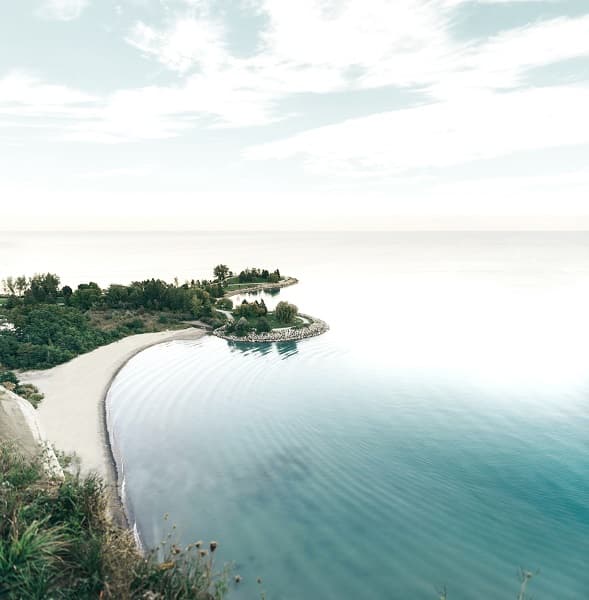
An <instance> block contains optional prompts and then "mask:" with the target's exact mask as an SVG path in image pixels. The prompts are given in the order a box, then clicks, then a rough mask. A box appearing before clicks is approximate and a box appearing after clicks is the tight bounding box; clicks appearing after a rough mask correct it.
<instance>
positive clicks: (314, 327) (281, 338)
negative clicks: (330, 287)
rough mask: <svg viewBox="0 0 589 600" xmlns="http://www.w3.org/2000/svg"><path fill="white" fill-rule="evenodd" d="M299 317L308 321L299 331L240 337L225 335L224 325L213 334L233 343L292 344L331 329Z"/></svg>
mask: <svg viewBox="0 0 589 600" xmlns="http://www.w3.org/2000/svg"><path fill="white" fill-rule="evenodd" d="M299 316H300V317H303V318H304V319H306V320H307V321H308V324H307V325H305V326H304V327H300V328H298V329H297V328H296V327H285V328H283V329H273V330H272V331H268V332H260V333H257V332H255V331H250V332H249V333H248V334H247V335H243V336H241V337H239V336H236V335H234V334H232V333H225V325H223V326H222V327H219V328H218V329H215V331H213V334H214V335H216V336H217V337H220V338H223V339H225V340H231V341H232V342H250V343H251V342H291V341H293V340H304V339H305V338H309V337H314V336H316V335H321V334H322V333H325V332H326V331H327V330H328V329H329V325H328V324H327V323H326V322H325V321H322V320H321V319H316V318H314V317H311V316H309V315H303V314H300V315H299Z"/></svg>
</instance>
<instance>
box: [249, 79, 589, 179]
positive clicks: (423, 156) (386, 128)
mask: <svg viewBox="0 0 589 600" xmlns="http://www.w3.org/2000/svg"><path fill="white" fill-rule="evenodd" d="M587 106H589V86H570V87H554V88H538V89H529V90H523V91H513V92H510V93H504V94H493V93H491V92H479V93H477V94H473V95H468V96H466V97H465V98H464V99H457V98H454V99H452V100H451V101H444V102H436V103H432V104H428V105H424V106H419V107H415V108H410V109H405V110H398V111H391V112H386V113H381V114H377V115H371V116H369V117H363V118H358V119H350V120H347V121H345V122H343V123H338V124H335V125H330V126H327V127H319V128H316V129H313V130H309V131H306V132H303V133H299V134H297V135H294V136H291V137H289V138H287V139H284V140H280V141H276V142H271V143H267V144H260V145H257V146H253V147H251V148H249V149H248V150H246V152H245V156H246V157H247V158H250V159H256V160H271V159H285V158H291V157H301V158H303V159H304V160H305V162H306V164H307V166H308V167H309V168H310V169H311V170H313V171H318V172H321V173H332V174H333V173H337V174H342V175H344V174H346V173H352V174H358V173H363V174H365V175H371V174H375V173H395V172H402V171H408V170H411V169H420V168H423V169H427V168H441V167H448V166H452V165H457V164H461V163H465V162H469V161H473V160H480V159H490V158H495V157H498V156H504V155H507V154H512V153H516V152H522V151H532V150H538V149H542V148H550V147H554V146H564V145H576V144H589V125H587V121H586V118H585V115H586V107H587Z"/></svg>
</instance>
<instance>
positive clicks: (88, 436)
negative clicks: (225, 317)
mask: <svg viewBox="0 0 589 600" xmlns="http://www.w3.org/2000/svg"><path fill="white" fill-rule="evenodd" d="M206 333H207V332H206V331H204V330H202V329H196V328H193V327H189V328H187V329H179V330H176V331H162V332H157V333H141V334H138V335H133V336H129V337H126V338H123V339H121V340H118V341H117V342H113V343H112V344H108V345H106V346H101V347H99V348H96V349H95V350H93V351H91V352H88V353H86V354H82V355H80V356H77V357H76V358H73V359H72V360H71V361H69V362H67V363H64V364H61V365H57V366H56V367H53V368H51V369H46V370H40V371H26V372H23V373H21V374H20V375H19V377H20V379H21V380H22V381H24V382H27V383H34V384H35V385H36V386H37V387H38V388H39V389H40V391H41V392H43V393H44V394H45V398H44V400H43V402H41V404H40V405H39V408H38V410H37V411H36V412H37V413H38V417H39V419H40V421H41V424H42V426H43V429H44V433H45V435H46V441H47V442H48V443H49V444H52V445H55V446H56V447H57V448H58V449H59V450H61V451H63V452H66V453H74V454H76V455H77V456H78V457H79V458H80V460H81V470H82V472H84V473H88V472H95V473H98V475H100V476H101V477H103V478H104V480H105V481H106V483H107V485H108V486H109V487H110V488H111V490H112V491H113V492H114V493H111V494H110V497H111V503H110V507H109V508H110V511H111V514H112V516H113V518H114V520H115V521H116V522H117V523H119V524H121V525H128V521H127V517H126V513H125V508H124V507H123V505H122V502H121V498H120V484H121V483H122V482H121V481H119V477H118V475H119V472H118V465H117V463H116V461H115V458H114V454H113V449H112V446H111V440H110V435H109V431H108V427H107V413H106V397H107V394H108V391H109V389H110V385H111V383H112V381H113V380H114V378H115V377H116V376H117V374H118V373H119V372H120V371H121V369H122V368H123V367H124V366H125V365H126V364H127V363H128V362H129V360H131V358H133V357H134V356H135V355H137V354H138V353H139V352H141V351H143V350H145V349H147V348H150V347H151V346H155V345H157V344H162V343H165V342H169V341H172V340H177V339H200V338H201V337H203V336H204V335H206Z"/></svg>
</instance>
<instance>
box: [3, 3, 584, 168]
mask: <svg viewBox="0 0 589 600" xmlns="http://www.w3.org/2000/svg"><path fill="white" fill-rule="evenodd" d="M455 3H456V2H450V1H449V0H395V2H391V1H388V0H373V1H371V2H364V1H362V0H349V1H346V2H340V1H331V2H326V1H325V0H301V1H300V2H296V3H292V2H291V3H288V2H274V1H271V0H252V1H251V5H252V6H255V7H256V9H257V10H258V11H259V12H260V13H261V14H262V15H263V16H264V17H265V19H266V20H265V25H264V27H263V29H262V30H261V31H259V32H258V33H259V44H258V47H257V49H256V51H255V52H254V53H253V54H252V55H250V56H247V57H242V56H237V55H236V54H235V53H234V52H233V51H232V50H231V46H230V44H229V43H228V41H229V38H228V36H229V31H228V30H227V28H226V26H225V24H224V23H223V22H222V21H221V20H220V17H219V18H216V17H215V18H213V17H212V16H211V11H210V10H209V7H208V3H207V2H206V1H202V0H199V1H198V2H193V1H192V0H190V1H187V0H185V1H184V5H185V6H184V9H182V10H180V11H179V10H178V4H175V5H174V6H175V8H170V6H171V5H170V4H166V6H168V7H169V12H168V13H167V14H168V15H169V18H168V20H167V21H166V23H165V24H164V25H163V26H160V27H154V26H152V25H149V24H146V23H144V22H137V23H136V24H135V26H134V27H133V28H132V29H131V31H130V32H129V34H128V37H127V42H128V43H129V44H131V45H132V46H133V47H135V48H137V49H139V50H140V51H141V52H143V53H144V54H145V55H146V56H148V57H153V58H155V59H156V60H157V61H158V62H160V63H161V64H162V65H164V66H166V67H167V68H169V69H171V70H173V71H174V72H176V73H178V74H179V76H180V78H179V81H178V82H177V83H176V84H170V85H160V86H157V85H153V86H145V87H141V88H135V89H128V90H119V91H116V92H113V93H111V94H108V95H104V96H103V97H102V98H99V99H98V98H92V97H90V96H88V95H86V94H83V93H82V92H78V91H76V90H72V89H70V88H66V87H64V86H54V85H49V84H47V83H43V82H41V81H39V80H36V79H34V78H31V77H30V76H26V75H17V76H15V75H12V76H11V75H9V76H8V78H5V79H3V80H0V112H1V113H3V114H4V115H13V116H15V117H29V116H39V115H53V114H63V115H64V116H68V117H70V118H71V120H73V121H75V123H73V124H72V123H69V124H67V125H66V126H65V127H64V130H63V136H64V137H65V138H66V139H72V140H86V141H94V142H121V141H128V140H141V139H161V138H168V137H174V136H178V135H181V134H182V133H183V132H185V131H187V130H189V129H192V128H193V127H194V126H195V123H200V124H201V125H202V124H206V125H209V126H210V125H216V126H228V127H243V126H257V125H263V124H268V123H272V122H273V121H276V120H279V119H283V118H286V117H288V116H289V115H288V114H285V113H281V112H280V111H279V109H278V106H279V104H280V102H281V101H282V100H283V99H285V98H288V97H290V96H292V95H295V94H303V93H306V94H329V93H333V92H345V91H351V90H360V89H375V88H380V87H385V86H400V87H412V88H415V89H419V90H421V91H424V92H429V94H430V96H431V100H432V103H433V104H432V105H430V106H429V107H428V108H427V109H425V108H424V109H423V110H424V112H423V113H421V112H420V113H418V114H425V115H426V117H427V116H428V115H432V114H438V113H439V115H440V117H441V118H447V117H449V118H451V119H453V120H455V121H456V123H457V124H459V123H460V122H461V114H462V111H463V110H465V109H464V105H465V104H466V106H467V109H468V107H469V106H470V105H471V104H472V103H475V102H478V101H479V100H481V101H482V102H484V104H485V106H486V107H487V109H488V110H494V109H493V104H494V103H495V101H496V102H497V111H504V110H505V108H504V102H503V101H502V98H501V94H497V95H496V96H494V95H492V94H493V92H496V91H499V90H501V91H503V90H512V89H514V88H517V86H519V85H521V82H522V79H523V75H524V74H525V72H526V70H527V69H529V68H533V67H538V66H542V65H544V64H550V63H553V62H557V61H560V60H566V59H569V58H574V57H576V56H589V15H587V16H584V17H578V18H561V19H552V20H548V21H540V22H536V23H533V24H531V25H529V26H527V27H522V28H518V29H513V30H510V31H507V32H504V33H501V34H499V35H497V36H495V37H493V38H491V39H488V40H483V41H480V42H476V43H475V42H470V43H466V42H459V41H457V40H455V39H454V38H453V37H452V35H451V22H452V15H453V8H451V7H449V4H455ZM46 4H47V5H49V3H46ZM74 4H76V5H77V6H78V8H79V7H83V6H82V5H83V4H85V3H84V2H81V1H78V2H74V0H59V1H57V0H53V2H52V3H51V5H52V6H54V7H56V6H58V7H61V8H62V9H64V11H66V8H68V7H69V10H70V11H72V10H73V8H72V7H73V6H74ZM187 6H188V8H187ZM62 14H65V12H63V13H62ZM70 14H72V13H70ZM2 85H4V86H5V89H6V90H8V95H6V94H3V88H2ZM11 94H12V97H14V95H15V94H16V96H17V99H16V100H14V99H11ZM511 98H512V99H513V98H517V96H511ZM436 101H439V102H438V103H437V104H436V103H435V102H436ZM401 114H403V115H413V114H414V113H413V112H406V111H404V112H402V113H401ZM465 114H466V115H467V117H466V118H468V115H469V114H470V113H469V111H468V110H466V112H465ZM392 118H393V117H391V116H387V117H386V119H387V120H388V119H392ZM380 119H385V117H383V116H381V115H376V116H374V117H373V120H374V121H375V122H378V121H379V120H380ZM399 119H400V117H399V118H397V119H396V120H397V121H398V120H399ZM342 127H346V128H350V127H352V125H351V124H350V123H347V124H343V125H342ZM303 135H306V134H303ZM309 135H311V134H309ZM358 135H359V136H360V139H362V132H361V131H360V132H358ZM305 139H306V138H305ZM285 144H286V145H288V146H289V147H291V146H292V144H293V142H292V140H290V141H288V142H286V143H285ZM273 147H274V148H277V147H280V146H273ZM366 150H367V151H368V148H367V149H366ZM380 154H381V155H384V156H385V157H386V159H382V158H377V155H376V154H375V156H374V157H373V158H372V159H369V160H368V162H370V165H371V168H374V167H375V165H377V164H378V163H379V162H383V160H384V162H385V163H386V164H387V165H388V162H389V161H388V159H389V158H390V156H389V151H384V150H381V151H380ZM442 154H444V155H445V154H446V153H445V152H443V151H442ZM470 154H472V153H470ZM314 155H315V159H314V162H317V161H318V160H319V156H318V152H317V150H315V152H314ZM357 160H358V161H359V162H358V165H357V167H358V170H359V172H360V173H362V172H363V171H364V170H365V163H366V160H365V159H364V158H363V157H357ZM407 160H408V159H407ZM439 160H448V157H447V156H445V157H442V158H441V159H439ZM331 161H332V157H331V155H330V153H329V151H328V152H327V154H326V155H325V156H324V159H323V162H324V164H327V163H329V162H331ZM413 162H415V161H413ZM430 163H431V160H425V162H424V164H430ZM387 168H388V167H387Z"/></svg>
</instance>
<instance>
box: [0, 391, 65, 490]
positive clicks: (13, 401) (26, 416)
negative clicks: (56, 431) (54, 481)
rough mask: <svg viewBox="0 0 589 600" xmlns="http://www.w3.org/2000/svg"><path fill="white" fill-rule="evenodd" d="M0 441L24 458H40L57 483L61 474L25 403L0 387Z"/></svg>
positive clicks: (31, 409)
mask: <svg viewBox="0 0 589 600" xmlns="http://www.w3.org/2000/svg"><path fill="white" fill-rule="evenodd" d="M0 441H1V442H9V443H13V444H14V445H15V446H16V447H17V448H18V449H19V450H20V452H21V453H22V454H23V455H24V456H27V457H33V456H38V455H39V454H40V453H41V454H43V456H44V462H45V465H46V468H47V474H48V475H50V476H52V477H57V478H59V479H62V478H63V471H62V469H61V467H60V466H59V462H58V460H57V457H56V456H55V452H54V451H53V449H52V448H49V447H47V445H46V444H45V436H44V434H43V430H42V428H41V424H40V422H39V418H38V415H37V414H36V412H35V409H34V408H33V407H32V406H31V404H30V403H29V402H27V401H26V400H24V399H23V398H21V397H20V396H17V395H16V394H14V393H13V392H10V391H9V390H7V389H6V388H4V387H3V386H1V385H0Z"/></svg>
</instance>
